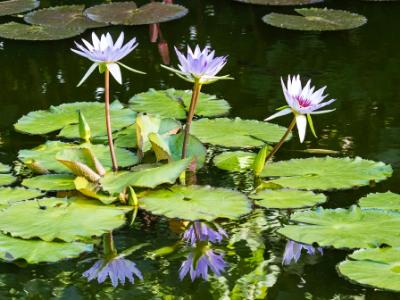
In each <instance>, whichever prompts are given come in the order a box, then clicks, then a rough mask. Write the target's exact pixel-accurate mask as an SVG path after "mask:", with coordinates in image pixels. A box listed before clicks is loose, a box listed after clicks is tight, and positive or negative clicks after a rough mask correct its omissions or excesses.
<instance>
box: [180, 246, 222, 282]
mask: <svg viewBox="0 0 400 300" xmlns="http://www.w3.org/2000/svg"><path fill="white" fill-rule="evenodd" d="M225 268H226V262H225V261H224V256H223V254H218V253H216V252H215V251H213V250H212V249H210V248H209V247H207V246H206V247H200V248H199V247H197V248H195V249H194V250H193V251H192V252H191V253H189V255H188V258H187V259H186V260H185V261H184V262H183V263H182V265H181V268H180V269H179V278H180V280H183V278H184V277H185V276H186V275H187V274H189V275H190V279H191V280H192V281H194V280H195V279H196V278H199V277H202V278H203V279H204V280H207V279H208V269H211V271H212V272H214V273H215V274H216V275H217V276H221V272H223V271H224V270H225Z"/></svg>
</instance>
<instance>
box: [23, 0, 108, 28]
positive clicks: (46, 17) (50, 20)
mask: <svg viewBox="0 0 400 300" xmlns="http://www.w3.org/2000/svg"><path fill="white" fill-rule="evenodd" d="M84 9H85V6H84V5H64V6H54V7H48V8H44V9H40V10H35V11H33V12H30V13H28V14H26V15H25V17H24V21H25V22H27V23H29V24H34V25H45V26H53V27H54V26H55V27H80V28H96V27H103V26H107V24H104V23H98V22H95V21H93V20H91V19H89V18H88V17H86V16H85V15H83V10H84Z"/></svg>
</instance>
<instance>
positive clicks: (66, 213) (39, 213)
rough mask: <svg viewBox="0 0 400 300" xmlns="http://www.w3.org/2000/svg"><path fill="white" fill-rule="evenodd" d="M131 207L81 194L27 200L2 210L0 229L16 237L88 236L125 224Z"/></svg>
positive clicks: (100, 233)
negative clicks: (66, 197)
mask: <svg viewBox="0 0 400 300" xmlns="http://www.w3.org/2000/svg"><path fill="white" fill-rule="evenodd" d="M129 210H131V208H129V207H115V206H110V205H107V206H106V205H101V204H99V203H98V202H97V201H95V200H86V199H79V198H74V199H61V198H46V199H41V200H39V201H38V202H36V201H25V202H21V203H19V204H15V205H12V206H9V207H8V208H6V209H4V210H3V211H1V212H0V230H1V231H3V232H7V233H10V234H11V235H12V236H13V237H21V238H24V239H30V238H35V237H38V238H40V239H42V240H44V241H48V242H49V241H53V240H55V239H60V240H63V241H66V242H72V241H76V240H86V239H88V238H91V237H93V236H100V235H102V234H104V233H107V232H109V231H110V230H113V229H115V228H118V227H120V226H122V225H123V224H124V223H125V213H126V212H128V211H129Z"/></svg>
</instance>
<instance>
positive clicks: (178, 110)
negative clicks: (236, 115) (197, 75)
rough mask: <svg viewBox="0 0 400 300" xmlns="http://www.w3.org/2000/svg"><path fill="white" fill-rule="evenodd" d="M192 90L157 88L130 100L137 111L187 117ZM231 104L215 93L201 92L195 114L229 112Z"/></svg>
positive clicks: (202, 115) (205, 115)
mask: <svg viewBox="0 0 400 300" xmlns="http://www.w3.org/2000/svg"><path fill="white" fill-rule="evenodd" d="M191 98H192V91H188V90H187V91H184V90H175V89H168V90H155V89H150V90H148V91H147V92H145V93H140V94H137V95H135V96H134V97H133V98H131V99H130V100H129V103H130V107H131V108H132V109H133V110H134V111H137V112H146V113H150V114H153V115H159V116H161V117H165V118H175V119H185V118H186V112H187V111H189V106H190V101H191ZM229 109H230V105H229V103H228V102H227V101H225V100H222V99H218V98H217V97H216V96H214V95H208V94H203V93H200V96H199V100H198V103H197V106H196V110H195V115H197V116H201V117H216V116H221V115H224V114H227V113H228V112H229Z"/></svg>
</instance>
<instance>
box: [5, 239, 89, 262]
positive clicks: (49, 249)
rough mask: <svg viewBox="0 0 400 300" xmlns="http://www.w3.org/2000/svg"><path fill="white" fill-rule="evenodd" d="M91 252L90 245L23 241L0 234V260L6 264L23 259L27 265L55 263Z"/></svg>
mask: <svg viewBox="0 0 400 300" xmlns="http://www.w3.org/2000/svg"><path fill="white" fill-rule="evenodd" d="M91 251H93V245H91V244H84V243H78V242H75V243H57V242H45V241H41V240H23V239H19V238H13V237H10V236H7V235H4V234H0V259H2V260H5V261H7V262H10V261H14V260H17V259H24V260H25V261H26V262H27V263H28V264H37V263H41V262H56V261H59V260H61V259H68V258H74V257H78V256H79V255H80V254H81V253H83V252H91Z"/></svg>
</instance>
